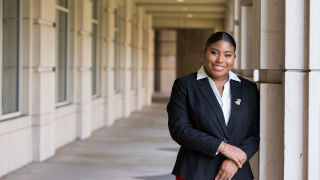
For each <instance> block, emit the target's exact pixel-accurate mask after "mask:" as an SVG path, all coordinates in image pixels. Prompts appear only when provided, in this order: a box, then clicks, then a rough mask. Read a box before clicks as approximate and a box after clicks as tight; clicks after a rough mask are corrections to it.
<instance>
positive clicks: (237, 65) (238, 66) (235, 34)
mask: <svg viewBox="0 0 320 180" xmlns="http://www.w3.org/2000/svg"><path fill="white" fill-rule="evenodd" d="M233 7H234V9H233V10H234V14H233V15H234V17H233V18H234V19H233V22H234V23H233V37H234V39H235V41H236V43H237V44H238V47H237V50H236V59H235V61H234V65H233V71H234V72H236V73H240V72H241V71H240V69H241V56H240V53H241V47H240V44H241V29H240V0H234V5H233Z"/></svg>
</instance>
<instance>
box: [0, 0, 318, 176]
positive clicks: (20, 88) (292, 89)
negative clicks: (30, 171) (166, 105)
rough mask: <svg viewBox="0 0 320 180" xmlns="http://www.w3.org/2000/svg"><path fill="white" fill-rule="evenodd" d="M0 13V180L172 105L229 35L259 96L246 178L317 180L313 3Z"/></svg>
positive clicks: (17, 1) (245, 1) (126, 5)
mask: <svg viewBox="0 0 320 180" xmlns="http://www.w3.org/2000/svg"><path fill="white" fill-rule="evenodd" d="M0 2H1V3H0V4H1V6H0V7H1V16H2V23H0V24H1V26H0V31H1V36H0V37H1V38H0V41H1V42H2V43H1V47H2V48H0V49H1V50H0V55H1V59H0V62H1V63H0V67H1V71H0V78H1V80H0V86H1V88H0V89H1V91H0V92H1V94H2V95H1V99H0V100H1V102H0V109H1V111H0V147H1V153H0V177H1V176H3V175H5V174H7V173H9V172H12V171H14V170H16V169H18V168H20V167H22V166H24V165H26V164H28V163H31V162H33V161H44V160H46V159H48V158H50V157H52V156H53V155H54V154H55V151H56V150H57V148H59V147H62V146H64V145H66V144H68V143H70V142H73V141H75V140H77V139H79V140H83V139H86V138H88V137H90V136H91V134H92V133H93V132H94V131H95V130H97V129H99V128H101V127H103V126H112V125H113V124H114V122H115V121H116V119H118V118H121V117H128V116H129V115H130V114H131V113H132V112H133V111H137V110H141V109H142V107H143V106H145V105H149V104H151V101H152V96H153V95H154V93H155V92H156V93H160V94H163V95H168V94H169V93H170V90H171V86H172V84H173V81H174V80H175V78H177V77H179V76H181V75H184V74H188V73H191V72H194V71H196V70H197V69H198V68H199V66H200V60H201V52H198V51H199V50H201V49H202V47H203V44H204V42H203V41H204V39H205V37H204V36H203V34H210V32H214V31H221V30H225V31H227V32H230V33H231V34H233V35H234V37H235V39H236V41H237V45H238V48H237V58H236V62H235V65H234V70H233V71H234V72H236V73H238V74H240V75H242V76H244V77H246V78H248V79H251V80H253V81H255V82H256V83H258V85H259V88H260V100H261V103H260V112H261V114H260V124H261V125H260V127H261V134H260V135H261V143H260V150H259V153H257V154H256V155H255V156H254V157H253V158H252V160H251V161H252V164H253V166H252V168H253V170H254V176H255V177H256V179H260V180H270V179H272V180H277V179H279V180H280V179H285V180H293V179H297V180H305V179H309V180H317V179H320V171H319V169H320V155H319V152H320V131H319V129H320V123H319V122H320V113H319V112H320V103H319V102H320V95H319V91H320V58H319V57H320V51H319V49H320V21H319V17H320V1H318V0H293V1H289V0H185V1H176V0H162V1H156V0H11V1H10V0H0ZM65 3H66V4H65ZM197 34H198V35H197ZM183 40H184V41H183ZM192 43H194V44H192ZM192 47H193V48H192ZM188 48H189V49H188ZM192 50H193V51H192ZM111 128H112V127H111Z"/></svg>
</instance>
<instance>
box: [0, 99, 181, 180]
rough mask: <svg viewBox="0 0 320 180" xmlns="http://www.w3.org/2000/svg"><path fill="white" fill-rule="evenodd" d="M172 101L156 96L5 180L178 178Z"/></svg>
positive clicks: (6, 177) (141, 179)
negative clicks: (170, 123) (169, 104)
mask: <svg viewBox="0 0 320 180" xmlns="http://www.w3.org/2000/svg"><path fill="white" fill-rule="evenodd" d="M166 103H167V100H163V99H162V100H160V99H158V100H156V102H155V103H153V104H152V105H151V106H148V107H145V108H144V109H143V110H142V111H140V112H134V113H133V114H132V116H131V117H129V118H124V119H119V120H117V121H116V123H115V125H114V126H112V127H105V128H102V129H100V130H98V131H95V132H94V133H93V135H92V136H91V137H90V138H88V139H87V140H84V141H75V142H73V143H71V144H69V145H67V146H64V147H62V148H60V149H58V150H57V151H56V155H55V156H54V157H52V158H50V159H48V160H47V161H45V162H42V163H31V164H29V165H27V166H25V167H23V168H21V169H19V170H17V171H14V172H13V173H11V174H9V175H7V176H5V177H3V178H0V179H1V180H173V179H174V177H173V176H172V175H170V172H171V169H172V167H173V164H174V161H175V158H176V154H177V150H178V145H177V144H175V143H174V142H173V141H172V140H171V138H170V135H169V132H168V128H167V114H166V111H165V106H166Z"/></svg>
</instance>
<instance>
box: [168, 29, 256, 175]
mask: <svg viewBox="0 0 320 180" xmlns="http://www.w3.org/2000/svg"><path fill="white" fill-rule="evenodd" d="M235 52H236V43H235V41H234V39H233V37H232V36H231V35H230V34H228V33H226V32H217V33H214V34H212V35H211V36H210V37H209V39H208V40H207V42H206V45H205V49H204V53H203V57H202V66H201V68H200V69H199V71H198V72H197V73H192V74H190V75H187V76H184V77H181V78H178V79H177V80H175V82H174V85H173V87H172V92H171V97H170V102H169V104H168V106H167V111H168V116H169V122H168V125H169V131H170V134H171V137H172V138H173V139H174V140H175V141H176V142H177V143H178V144H179V145H180V146H181V147H180V150H179V153H178V156H177V160H176V164H175V166H174V169H173V172H172V174H174V175H176V179H177V180H180V179H184V180H230V179H237V180H250V179H253V178H254V177H253V175H252V171H251V167H250V164H249V159H250V158H251V157H252V156H253V155H254V153H255V152H256V151H257V150H258V148H259V140H260V138H259V92H258V89H257V86H256V85H255V84H254V83H252V82H250V81H248V80H246V79H244V78H242V77H238V76H237V75H235V74H234V73H233V72H231V69H232V67H233V63H234V59H235Z"/></svg>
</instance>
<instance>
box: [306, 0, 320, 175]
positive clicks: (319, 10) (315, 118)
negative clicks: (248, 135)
mask: <svg viewBox="0 0 320 180" xmlns="http://www.w3.org/2000/svg"><path fill="white" fill-rule="evenodd" d="M309 17H310V19H309V70H310V72H309V76H308V86H309V91H308V100H309V103H308V107H309V111H308V117H309V124H308V128H309V134H308V142H309V144H308V179H309V180H312V179H320V171H319V169H320V154H319V152H320V141H319V139H320V131H319V127H320V122H319V119H320V113H319V112H320V103H319V102H320V94H319V92H320V83H319V79H320V60H319V59H320V58H319V57H320V51H319V49H320V36H319V32H320V22H319V17H320V1H317V0H310V2H309Z"/></svg>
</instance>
